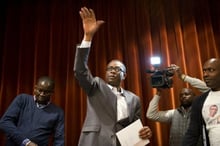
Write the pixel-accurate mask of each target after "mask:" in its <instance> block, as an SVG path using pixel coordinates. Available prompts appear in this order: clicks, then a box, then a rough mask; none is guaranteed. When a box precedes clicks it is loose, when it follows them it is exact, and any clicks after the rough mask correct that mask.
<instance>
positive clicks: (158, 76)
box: [146, 67, 174, 88]
mask: <svg viewBox="0 0 220 146" xmlns="http://www.w3.org/2000/svg"><path fill="white" fill-rule="evenodd" d="M146 73H151V74H152V75H151V86H152V87H153V88H171V87H172V84H173V80H172V76H173V75H174V70H173V68H172V67H167V68H165V69H163V70H159V69H156V70H147V71H146Z"/></svg>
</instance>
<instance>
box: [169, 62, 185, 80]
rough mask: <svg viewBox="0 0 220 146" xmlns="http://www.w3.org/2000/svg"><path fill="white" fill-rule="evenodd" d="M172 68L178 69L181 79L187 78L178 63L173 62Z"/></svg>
mask: <svg viewBox="0 0 220 146" xmlns="http://www.w3.org/2000/svg"><path fill="white" fill-rule="evenodd" d="M170 67H171V68H173V70H175V71H176V73H177V76H178V77H179V78H180V79H181V80H184V79H185V76H186V75H185V74H183V73H182V70H181V68H180V67H179V66H177V65H176V64H171V65H170Z"/></svg>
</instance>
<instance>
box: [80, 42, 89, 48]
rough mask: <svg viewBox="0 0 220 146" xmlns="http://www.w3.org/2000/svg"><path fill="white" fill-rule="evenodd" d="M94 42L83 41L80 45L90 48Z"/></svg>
mask: <svg viewBox="0 0 220 146" xmlns="http://www.w3.org/2000/svg"><path fill="white" fill-rule="evenodd" d="M91 44H92V42H91V41H84V40H83V41H82V42H81V44H80V45H79V48H90V47H91Z"/></svg>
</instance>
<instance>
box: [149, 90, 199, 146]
mask: <svg viewBox="0 0 220 146" xmlns="http://www.w3.org/2000/svg"><path fill="white" fill-rule="evenodd" d="M162 90H164V89H162V88H157V92H156V94H155V95H154V97H153V99H152V100H151V101H150V103H149V106H148V110H147V113H146V117H147V118H148V119H150V120H153V121H156V122H165V123H169V124H170V136H169V146H180V145H181V142H182V139H183V136H184V134H185V132H186V130H187V128H188V124H189V120H190V113H191V104H192V102H193V100H194V98H195V94H194V93H193V91H192V89H189V88H183V89H181V91H180V93H179V100H180V106H179V107H178V108H176V109H169V110H165V111H159V110H158V103H159V100H160V98H161V94H162ZM201 143H202V142H201V141H199V143H198V144H197V146H200V145H201Z"/></svg>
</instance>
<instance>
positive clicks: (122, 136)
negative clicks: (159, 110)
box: [116, 119, 150, 146]
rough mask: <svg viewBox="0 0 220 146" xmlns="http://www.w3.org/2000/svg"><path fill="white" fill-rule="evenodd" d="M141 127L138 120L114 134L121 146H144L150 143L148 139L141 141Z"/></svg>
mask: <svg viewBox="0 0 220 146" xmlns="http://www.w3.org/2000/svg"><path fill="white" fill-rule="evenodd" d="M142 127H143V125H142V123H141V120H140V119H138V120H136V121H135V122H133V123H131V124H130V125H128V126H127V127H125V128H124V129H122V130H120V131H118V132H117V133H116V135H117V137H118V140H119V142H120V143H121V146H145V145H146V144H148V143H150V141H149V139H146V140H142V139H141V138H140V137H139V131H140V129H141V128H142Z"/></svg>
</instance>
